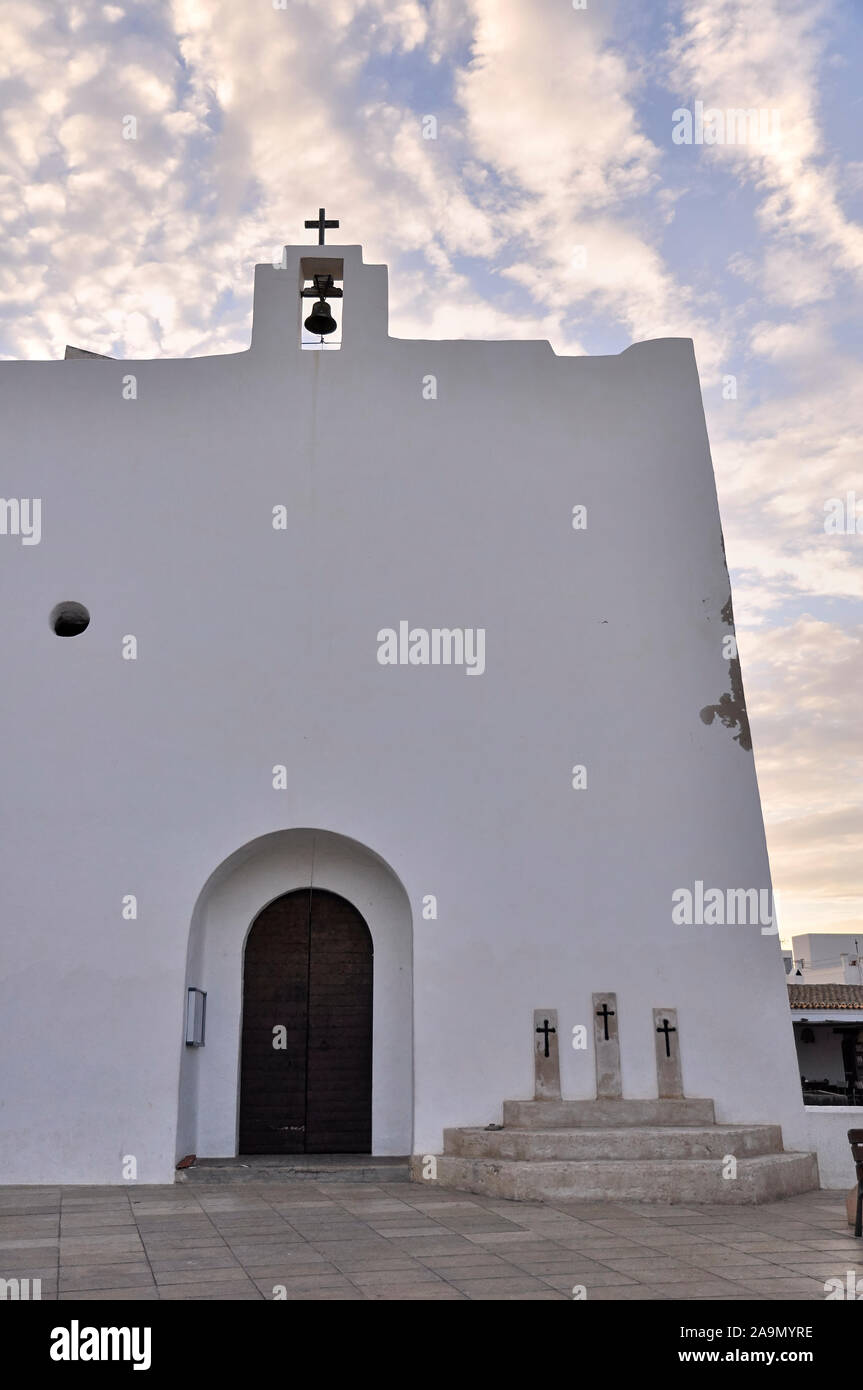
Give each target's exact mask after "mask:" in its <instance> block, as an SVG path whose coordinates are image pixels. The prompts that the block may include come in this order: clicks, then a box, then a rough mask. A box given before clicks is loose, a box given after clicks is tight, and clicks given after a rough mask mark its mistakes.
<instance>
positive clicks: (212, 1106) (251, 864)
mask: <svg viewBox="0 0 863 1390" xmlns="http://www.w3.org/2000/svg"><path fill="white" fill-rule="evenodd" d="M310 884H311V885H313V887H314V889H315V891H318V890H321V891H326V892H329V893H331V894H333V895H335V896H337V897H339V898H341V899H344V900H346V901H347V903H348V904H350V905H352V906H354V905H355V907H356V910H357V911H358V912H359V913H360V914H361V916H362V919H363V922H364V923H365V925H366V926H367V929H368V931H369V932H370V934H371V938H372V942H373V944H374V956H373V966H374V987H373V993H374V1020H373V1046H372V1137H371V1149H370V1152H371V1153H373V1154H379V1155H382V1156H383V1155H400V1154H407V1153H411V1152H412V1147H413V1026H412V1018H413V987H412V981H413V965H412V957H413V950H412V941H413V923H412V914H411V907H410V902H409V900H408V896H407V893H406V892H405V889H404V887H403V885H402V883H401V881H400V879H399V878H398V876H397V875H396V873H395V872H394V870H393V869H392V868H391V867H390V866H389V864H388V863H387V862H386V861H385V860H384V859H382V858H381V857H380V855H378V854H377V853H375V852H374V851H373V850H371V849H369V848H368V847H367V846H366V845H363V844H361V843H360V842H359V841H357V840H352V839H350V838H348V837H347V836H345V835H340V834H338V833H337V832H335V831H330V830H324V829H320V828H318V829H311V828H308V827H297V828H294V829H284V830H276V831H272V832H270V833H269V834H266V835H261V836H258V837H257V838H256V839H254V840H249V841H247V842H246V843H244V844H243V845H241V846H240V848H238V849H236V850H234V851H233V853H231V854H230V855H228V857H227V858H226V859H224V860H222V862H221V863H220V864H219V865H218V866H217V867H216V868H215V869H214V870H213V872H212V873H211V875H210V877H209V878H208V879H207V882H206V883H205V884H204V886H203V888H202V889H201V892H200V893H199V895H198V898H197V901H196V903H195V908H194V911H193V913H192V921H191V926H190V931H189V950H188V958H187V966H186V986H187V988H193V987H194V988H196V989H200V990H203V991H204V992H205V993H206V996H207V1027H206V1039H205V1043H204V1046H202V1047H191V1046H188V1045H186V1044H185V1042H184V1041H183V1042H181V1044H180V1045H181V1048H182V1054H181V1066H180V1087H179V1097H178V1108H177V1136H176V1148H175V1152H176V1155H177V1158H178V1159H179V1158H182V1157H183V1155H184V1154H191V1153H196V1154H197V1155H198V1157H199V1158H233V1157H235V1156H236V1155H237V1154H238V1153H240V1152H241V1149H240V1142H239V1141H240V1062H241V1054H242V1018H243V964H244V954H245V947H246V941H247V938H248V936H249V934H250V932H251V929H252V926H253V924H254V923H255V922H256V921H257V919H258V917H259V916H260V915H261V912H262V908H263V905H264V904H266V903H273V902H275V901H276V899H278V898H280V897H283V896H285V895H287V894H289V893H294V892H296V891H298V890H301V891H302V893H304V894H305V895H306V897H307V898H308V895H309V891H310V889H309V885H310ZM181 1005H182V1011H181ZM185 1017H186V997H185V994H184V996H183V999H182V1001H180V1000H178V1031H179V1032H180V1033H181V1037H182V1038H183V1039H185V1027H186V1024H185ZM277 1022H278V1023H285V1025H286V1026H287V1021H286V1020H282V1019H279V1020H277ZM270 1041H271V1043H272V1034H271V1035H270ZM299 1123H303V1121H302V1120H301V1121H299Z"/></svg>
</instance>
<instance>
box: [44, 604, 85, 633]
mask: <svg viewBox="0 0 863 1390" xmlns="http://www.w3.org/2000/svg"><path fill="white" fill-rule="evenodd" d="M89 625H90V614H89V613H88V612H87V609H86V608H85V607H84V605H83V603H58V604H57V606H56V608H52V610H51V627H52V628H53V630H54V632H56V634H57V636H58V637H77V636H78V634H79V632H83V631H84V629H85V628H87V627H89Z"/></svg>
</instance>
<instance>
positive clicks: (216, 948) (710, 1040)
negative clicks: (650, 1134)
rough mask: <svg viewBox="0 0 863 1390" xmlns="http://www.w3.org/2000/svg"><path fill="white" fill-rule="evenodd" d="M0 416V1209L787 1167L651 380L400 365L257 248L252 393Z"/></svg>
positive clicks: (20, 379)
mask: <svg viewBox="0 0 863 1390" xmlns="http://www.w3.org/2000/svg"><path fill="white" fill-rule="evenodd" d="M316 275H318V276H331V277H332V284H333V287H336V288H338V287H341V288H342V289H343V298H341V299H333V305H332V307H333V313H334V314H335V315H336V316H337V317H339V319H340V320H341V316H342V314H343V316H344V318H343V323H344V326H343V331H342V334H341V341H340V344H339V345H338V346H337V347H335V346H333V347H329V346H328V347H327V349H326V350H324V351H314V350H308V345H306V346H304V345H303V336H304V335H303V330H302V326H301V325H302V320H303V319H304V317H305V316H306V314H307V313H308V312H309V307H310V305H309V299H308V297H306V298H305V299H304V298H303V297H302V296H301V293H300V292H301V290H302V288H303V287H304V286H305V287H306V288H309V287H313V286H314V277H315V276H316ZM322 283H325V282H319V284H322ZM306 336H308V335H306ZM0 402H2V405H0V409H2V419H3V423H4V438H5V455H6V468H5V478H6V483H5V487H6V492H7V494H9V495H8V496H7V497H6V498H5V499H4V503H5V508H6V511H5V516H6V522H7V524H6V527H5V532H4V534H3V535H2V536H0V563H2V565H3V572H4V583H3V591H4V593H5V595H6V600H5V604H4V609H3V622H4V633H3V642H4V648H5V653H6V676H5V679H4V682H3V688H2V700H3V704H4V728H5V730H6V739H5V748H4V776H3V782H4V794H5V809H4V818H5V833H4V836H3V839H2V844H0V853H2V858H3V862H2V870H0V874H2V883H3V888H4V897H5V902H6V915H5V921H4V926H3V969H2V978H0V992H2V1007H0V1034H2V1055H3V1087H2V1089H3V1124H2V1131H0V1182H2V1183H56V1182H65V1183H88V1184H109V1183H120V1182H123V1181H125V1180H128V1179H129V1178H130V1176H132V1177H134V1178H135V1179H136V1180H137V1181H139V1182H142V1183H165V1182H171V1181H173V1180H174V1175H175V1168H176V1164H177V1163H178V1161H179V1160H180V1159H181V1158H183V1157H184V1156H185V1155H190V1154H195V1155H197V1156H198V1157H199V1159H203V1158H230V1157H232V1156H234V1155H238V1154H244V1153H249V1154H253V1153H255V1154H267V1153H272V1154H279V1155H291V1154H297V1155H300V1154H310V1153H320V1154H324V1153H331V1152H340V1153H353V1152H355V1153H368V1154H371V1155H379V1156H386V1155H392V1156H395V1155H413V1156H414V1175H415V1176H416V1177H417V1178H418V1179H419V1180H422V1179H423V1173H422V1167H423V1164H424V1161H425V1159H426V1158H427V1156H440V1155H442V1154H444V1152H445V1141H444V1131H445V1130H447V1131H450V1130H454V1129H460V1128H466V1129H470V1130H471V1131H472V1132H473V1131H477V1132H478V1131H484V1130H485V1128H486V1127H487V1126H497V1125H499V1124H500V1121H501V1115H502V1109H501V1107H502V1105H503V1102H504V1101H508V1102H513V1103H514V1104H516V1109H511V1111H510V1120H511V1121H512V1123H513V1124H514V1125H515V1126H516V1128H517V1127H518V1125H519V1124H520V1123H521V1121H520V1120H519V1114H520V1112H518V1111H517V1105H518V1104H524V1103H528V1104H545V1105H547V1106H550V1107H551V1108H550V1109H548V1110H546V1111H545V1112H544V1115H545V1116H547V1117H550V1124H551V1127H554V1124H558V1125H565V1121H566V1120H567V1114H566V1113H565V1112H564V1111H560V1110H558V1111H557V1112H555V1109H554V1108H555V1107H556V1106H558V1107H559V1106H566V1105H567V1104H569V1103H576V1102H589V1101H593V1099H594V1098H595V1097H599V1100H597V1102H596V1104H597V1105H599V1106H600V1109H598V1110H595V1111H589V1110H584V1111H582V1112H581V1119H578V1118H576V1119H575V1121H574V1124H573V1125H566V1126H565V1127H567V1128H568V1129H569V1128H573V1127H576V1126H577V1125H578V1124H584V1123H585V1122H587V1127H588V1128H589V1129H592V1130H595V1129H597V1128H598V1127H601V1126H603V1125H609V1126H613V1125H614V1124H615V1123H616V1120H615V1118H614V1116H615V1114H617V1113H619V1112H616V1111H614V1109H613V1107H614V1105H615V1103H616V1102H618V1103H621V1102H625V1103H629V1102H632V1103H633V1104H635V1103H638V1105H640V1106H641V1108H640V1109H639V1108H638V1105H636V1108H635V1109H634V1110H633V1111H632V1112H631V1113H632V1117H635V1118H636V1119H638V1120H639V1122H640V1123H643V1124H644V1125H647V1126H648V1127H649V1126H650V1125H651V1124H653V1123H654V1122H655V1123H658V1124H668V1123H669V1116H671V1117H673V1116H674V1115H678V1117H679V1118H680V1120H681V1123H682V1125H683V1126H684V1127H685V1126H686V1125H687V1124H692V1125H694V1124H696V1122H697V1123H699V1124H706V1123H707V1122H708V1119H709V1120H710V1122H711V1123H712V1119H713V1118H715V1119H716V1121H718V1122H719V1123H720V1124H721V1125H738V1126H743V1127H746V1126H773V1127H777V1126H781V1129H782V1138H783V1139H784V1144H785V1148H786V1150H789V1149H794V1148H795V1146H796V1147H800V1148H803V1147H807V1145H806V1144H805V1135H806V1127H805V1123H804V1119H805V1117H804V1112H803V1107H802V1102H801V1092H800V1084H799V1080H798V1075H797V1067H796V1058H795V1049H794V1040H793V1035H792V1029H791V1025H790V1021H789V1016H788V1003H787V997H786V986H785V979H784V976H783V972H782V969H781V967H780V965H779V944H778V938H777V936H776V932H775V926H774V925H773V924H772V916H771V910H770V877H769V867H768V860H767V853H766V847H765V838H764V830H763V824H762V816H761V808H760V802H759V794H758V787H757V782H756V774H755V768H754V763H753V755H752V751H751V744H750V738H749V729H748V723H747V719H746V713H745V707H744V703H743V693H742V685H741V680H740V670H739V662H738V660H737V655H736V649H735V646H734V642H733V634H734V629H733V619H732V614H731V601H730V587H729V579H728V573H727V569H726V564H725V558H724V553H723V544H722V534H721V527H720V518H719V511H718V506H717V498H716V490H715V484H714V477H713V468H712V463H711V458H710V452H709V445H708V439H707V434H706V429H705V423H704V414H703V408H702V402H701V393H700V386H699V380H698V373H697V368H696V363H695V358H694V353H693V347H692V344H691V343H690V342H689V341H688V340H683V339H666V340H657V341H651V342H643V343H639V344H637V345H635V346H633V347H631V348H629V349H628V350H626V351H624V352H622V353H620V354H619V355H618V356H609V357H599V358H591V357H581V358H574V357H560V356H557V355H556V354H555V353H554V352H553V350H552V348H551V347H550V346H549V344H548V343H546V342H518V341H506V342H474V341H447V342H438V341H407V340H398V339H394V338H391V337H389V336H388V319H387V272H386V269H385V267H383V266H377V265H367V264H365V263H364V262H363V258H362V252H361V248H360V247H358V246H320V247H309V246H294V247H288V248H286V251H285V255H284V258H283V262H282V264H281V266H273V265H259V266H258V267H257V268H256V273H255V300H254V323H253V332H252V341H251V347H250V349H249V350H248V351H245V352H238V353H233V354H228V355H225V356H214V357H206V358H197V359H182V360H154V361H114V360H108V359H106V360H87V359H85V358H78V359H71V360H68V361H64V362H50V363H49V362H3V363H0ZM12 494H15V496H14V497H13V496H12ZM12 502H17V503H18V507H17V511H16V509H15V508H14V507H13V506H11V505H10V504H11V503H12ZM37 502H38V504H39V505H38V507H37V506H36V505H35V504H36V503H37ZM16 518H17V524H16ZM35 518H38V528H37V527H36V526H35V525H34V519H35ZM28 528H29V530H28ZM37 529H38V541H37V539H36V532H37ZM76 605H80V607H76ZM85 623H86V626H84V624H85ZM79 629H80V630H79ZM765 905H766V906H765ZM603 1007H604V1008H605V1013H604V1014H603V1013H602V1009H603ZM610 1017H613V1020H614V1022H613V1027H612V1033H611V1035H609V1034H608V1019H609V1018H610ZM603 1020H604V1021H603ZM549 1039H551V1040H552V1043H553V1046H551V1047H549ZM663 1059H665V1060H663ZM690 1100H692V1102H693V1103H694V1102H700V1103H701V1105H702V1109H701V1110H699V1109H698V1108H697V1106H696V1108H695V1109H693V1110H691V1112H690V1111H687V1110H686V1109H685V1106H686V1105H687V1104H688V1103H689V1101H690ZM710 1102H712V1106H713V1110H712V1111H711V1113H710V1116H708V1115H707V1112H706V1110H704V1109H703V1107H704V1106H706V1105H709V1103H710ZM657 1105H660V1106H661V1105H666V1110H665V1111H664V1112H662V1113H660V1110H657V1109H656V1107H657ZM609 1106H611V1107H612V1109H611V1110H609V1109H608V1107H609ZM668 1106H670V1107H671V1109H668ZM675 1106H683V1107H684V1108H683V1109H678V1110H675V1109H674V1107H675ZM651 1107H652V1108H651ZM555 1114H557V1118H556V1119H555V1118H554V1116H555ZM575 1114H576V1112H575V1111H573V1112H572V1113H571V1115H570V1118H572V1116H575ZM585 1117H587V1121H585ZM591 1117H592V1118H591ZM534 1122H535V1115H534V1118H533V1120H531V1119H530V1118H528V1119H525V1120H524V1124H525V1125H528V1124H533V1123H534ZM507 1124H509V1121H507ZM672 1128H674V1126H673V1125H672ZM495 1132H496V1131H494V1130H490V1131H489V1133H491V1134H495ZM504 1132H505V1131H504ZM669 1145H670V1148H669V1149H668V1151H669V1152H671V1151H672V1150H673V1138H672V1137H671V1136H670V1137H669ZM456 1147H457V1148H458V1146H456ZM773 1147H774V1148H776V1147H777V1145H776V1144H774V1146H773ZM779 1147H780V1149H781V1144H780V1145H779ZM473 1152H474V1151H473V1150H471V1149H470V1145H469V1144H468V1145H464V1144H463V1145H462V1146H461V1150H460V1153H461V1158H460V1159H459V1162H457V1163H455V1164H454V1166H453V1167H452V1170H451V1173H450V1179H449V1180H451V1181H452V1182H453V1184H454V1185H458V1184H459V1183H462V1184H463V1185H468V1186H470V1185H474V1186H477V1185H478V1190H484V1189H483V1186H482V1184H483V1181H484V1179H483V1178H482V1175H481V1174H480V1176H479V1177H478V1176H477V1171H478V1170H476V1171H474V1170H473V1169H470V1163H471V1162H472V1161H474V1160H476V1159H477V1155H476V1153H474V1159H473V1160H472V1159H471V1153H473ZM519 1152H522V1151H519ZM579 1152H580V1153H582V1154H583V1153H584V1152H586V1150H584V1149H581V1150H579ZM663 1152H665V1150H664V1149H662V1147H661V1146H660V1148H659V1149H658V1150H657V1156H661V1154H662V1153H663ZM762 1152H763V1150H762ZM512 1153H513V1154H515V1156H516V1158H517V1157H518V1154H517V1153H516V1150H515V1149H514V1150H513V1151H512ZM711 1153H712V1151H711ZM721 1155H722V1145H721V1144H720V1145H719V1148H718V1150H717V1152H716V1154H715V1155H713V1157H714V1158H715V1159H716V1161H717V1163H718V1160H719V1158H720V1157H721ZM504 1156H506V1155H504ZM480 1157H481V1155H480ZM510 1157H512V1154H510ZM786 1157H789V1156H788V1155H786ZM798 1158H799V1159H800V1161H799V1162H797V1163H796V1166H795V1164H794V1163H792V1164H791V1165H790V1167H789V1168H788V1173H789V1176H788V1178H787V1181H785V1180H783V1181H784V1182H785V1185H784V1187H782V1183H780V1189H781V1190H788V1191H792V1190H799V1189H803V1188H805V1187H807V1186H808V1187H811V1186H812V1185H813V1184H814V1183H815V1182H816V1181H817V1175H816V1174H815V1172H814V1165H813V1161H812V1160H810V1159H808V1158H805V1157H801V1156H798ZM477 1161H478V1160H477ZM711 1161H712V1160H711ZM440 1162H441V1174H442V1177H443V1179H446V1174H447V1167H446V1160H445V1159H443V1158H441V1159H440ZM465 1165H467V1166H465ZM431 1167H432V1168H433V1167H434V1165H431ZM792 1169H793V1172H792ZM428 1171H431V1170H430V1169H428V1168H427V1171H426V1174H425V1176H426V1177H427V1176H428ZM780 1189H777V1190H780ZM523 1190H525V1191H526V1190H527V1189H522V1188H519V1187H518V1184H516V1185H515V1186H514V1187H513V1188H512V1190H511V1192H509V1193H508V1195H520V1193H521V1192H522V1191H523Z"/></svg>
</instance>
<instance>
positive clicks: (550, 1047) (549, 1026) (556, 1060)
mask: <svg viewBox="0 0 863 1390" xmlns="http://www.w3.org/2000/svg"><path fill="white" fill-rule="evenodd" d="M533 1042H534V1047H533V1065H534V1100H560V1053H559V1050H558V1035H557V1009H534V1012H533Z"/></svg>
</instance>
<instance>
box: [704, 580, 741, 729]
mask: <svg viewBox="0 0 863 1390" xmlns="http://www.w3.org/2000/svg"><path fill="white" fill-rule="evenodd" d="M722 621H723V622H724V623H725V625H726V626H727V627H730V628H731V631H732V632H733V631H734V610H733V608H732V604H731V595H730V594H729V595H728V602H727V603H726V604H724V606H723V608H722ZM728 674H729V678H730V680H731V690H730V691H727V692H726V693H725V694H724V695H720V697H719V699H718V700H717V702H716V704H715V705H705V706H704V709H703V710H702V711H701V718H702V720H703V722H704V723H705V724H712V723H713V721H714V719H719V720H720V722H721V723H722V724H724V725H725V728H726V729H736V730H737V733H736V734H735V735H734V739H735V742H736V743H739V744H740V747H741V748H743V749H745V750H746V752H747V753H750V752H751V751H752V735H751V733H750V731H749V717H748V715H747V713H746V701H745V699H744V696H743V675H742V673H741V670H740V657H739V656H738V655H735V656H733V657H731V658H730V660H729V662H728Z"/></svg>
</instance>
